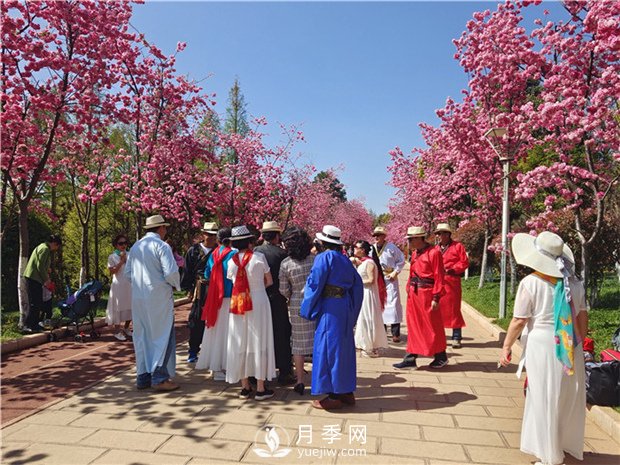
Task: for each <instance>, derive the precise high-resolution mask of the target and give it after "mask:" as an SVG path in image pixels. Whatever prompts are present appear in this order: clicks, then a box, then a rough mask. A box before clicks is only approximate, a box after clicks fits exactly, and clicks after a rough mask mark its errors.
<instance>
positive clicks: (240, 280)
mask: <svg viewBox="0 0 620 465" xmlns="http://www.w3.org/2000/svg"><path fill="white" fill-rule="evenodd" d="M252 255H254V254H253V253H252V251H251V250H246V251H245V253H244V254H243V259H239V254H236V255H235V256H233V258H232V260H233V262H235V265H237V268H238V269H237V277H236V278H235V284H234V285H233V291H232V297H231V298H230V313H234V314H235V315H243V314H244V313H245V312H249V311H251V310H252V296H251V295H250V283H249V282H248V272H247V271H246V270H245V267H246V266H247V264H248V263H249V262H250V259H251V258H252Z"/></svg>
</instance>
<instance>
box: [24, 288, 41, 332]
mask: <svg viewBox="0 0 620 465" xmlns="http://www.w3.org/2000/svg"><path fill="white" fill-rule="evenodd" d="M26 287H27V291H28V303H29V306H28V314H27V315H26V319H25V320H24V325H25V326H26V327H27V328H31V329H36V328H37V327H38V325H39V321H40V320H41V312H42V310H43V285H42V284H41V283H40V282H38V281H35V280H34V279H30V278H26Z"/></svg>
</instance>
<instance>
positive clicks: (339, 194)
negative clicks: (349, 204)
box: [314, 171, 347, 202]
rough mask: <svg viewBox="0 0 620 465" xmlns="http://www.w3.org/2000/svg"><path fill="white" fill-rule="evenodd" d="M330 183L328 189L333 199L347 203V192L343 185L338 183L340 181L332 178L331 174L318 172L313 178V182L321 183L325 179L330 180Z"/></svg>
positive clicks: (334, 177)
mask: <svg viewBox="0 0 620 465" xmlns="http://www.w3.org/2000/svg"><path fill="white" fill-rule="evenodd" d="M330 178H331V181H330V183H329V187H330V190H331V192H332V195H333V196H334V198H335V199H337V200H338V201H340V202H346V201H347V191H346V190H345V188H344V186H343V184H342V183H341V182H340V180H339V179H338V178H337V177H336V176H334V174H333V173H330V172H329V171H319V172H318V173H317V175H316V176H315V177H314V181H315V182H321V181H323V180H325V179H330Z"/></svg>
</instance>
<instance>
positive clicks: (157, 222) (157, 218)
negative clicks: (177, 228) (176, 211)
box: [144, 215, 170, 229]
mask: <svg viewBox="0 0 620 465" xmlns="http://www.w3.org/2000/svg"><path fill="white" fill-rule="evenodd" d="M160 226H170V223H166V221H165V220H164V217H163V216H161V215H153V216H149V217H148V218H147V219H146V223H145V224H144V229H153V228H159V227H160Z"/></svg>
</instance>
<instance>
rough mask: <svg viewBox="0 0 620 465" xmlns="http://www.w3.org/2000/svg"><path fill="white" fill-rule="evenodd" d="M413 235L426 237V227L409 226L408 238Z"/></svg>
mask: <svg viewBox="0 0 620 465" xmlns="http://www.w3.org/2000/svg"><path fill="white" fill-rule="evenodd" d="M412 237H426V229H424V227H422V226H409V227H408V228H407V236H406V238H407V239H410V238H412Z"/></svg>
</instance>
